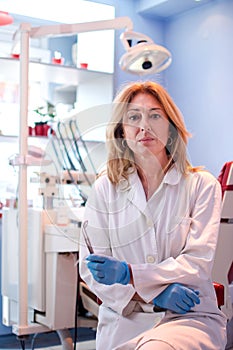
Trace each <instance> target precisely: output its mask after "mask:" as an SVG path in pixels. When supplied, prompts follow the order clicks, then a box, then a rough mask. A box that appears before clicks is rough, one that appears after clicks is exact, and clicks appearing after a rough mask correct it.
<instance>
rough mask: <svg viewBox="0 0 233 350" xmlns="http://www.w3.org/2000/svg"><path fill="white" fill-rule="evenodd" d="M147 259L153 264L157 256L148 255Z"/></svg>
mask: <svg viewBox="0 0 233 350" xmlns="http://www.w3.org/2000/svg"><path fill="white" fill-rule="evenodd" d="M146 261H147V262H148V263H149V264H153V263H154V262H155V257H154V256H153V255H147V258H146Z"/></svg>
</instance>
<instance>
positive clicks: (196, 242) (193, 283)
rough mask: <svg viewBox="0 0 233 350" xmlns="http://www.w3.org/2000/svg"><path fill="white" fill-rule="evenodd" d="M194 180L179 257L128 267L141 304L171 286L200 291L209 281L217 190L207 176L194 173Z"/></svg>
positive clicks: (215, 235) (218, 207) (216, 220)
mask: <svg viewBox="0 0 233 350" xmlns="http://www.w3.org/2000/svg"><path fill="white" fill-rule="evenodd" d="M195 178H196V182H195V186H194V188H193V198H194V200H193V202H194V204H193V207H192V208H190V209H191V210H190V222H191V224H190V227H189V232H188V234H187V239H186V243H185V245H184V246H183V247H181V251H180V254H179V255H178V256H176V257H172V256H171V257H168V258H167V259H165V260H163V261H162V262H160V263H159V264H141V265H137V264H136V265H132V266H131V268H132V274H133V279H134V286H135V289H136V291H137V293H138V294H139V295H140V296H141V297H142V298H143V299H144V300H145V302H149V301H151V300H152V299H154V298H155V297H156V296H157V295H159V294H160V293H161V292H162V291H163V290H164V289H165V288H166V287H167V285H169V284H171V283H182V284H184V285H187V286H190V287H192V288H196V289H199V290H200V289H201V286H202V282H206V281H207V280H209V281H210V279H211V270H212V266H213V259H214V254H215V249H216V244H217V239H218V231H219V224H220V213H221V187H220V184H219V183H218V181H217V180H216V179H215V178H214V177H213V176H212V175H211V174H209V173H207V172H204V171H203V172H200V173H197V174H196V176H195ZM177 234H179V229H178V230H177Z"/></svg>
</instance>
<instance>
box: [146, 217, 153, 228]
mask: <svg viewBox="0 0 233 350" xmlns="http://www.w3.org/2000/svg"><path fill="white" fill-rule="evenodd" d="M146 223H147V225H148V227H153V226H154V224H153V221H152V220H151V219H147V221H146Z"/></svg>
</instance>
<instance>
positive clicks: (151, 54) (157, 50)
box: [119, 31, 172, 75]
mask: <svg viewBox="0 0 233 350" xmlns="http://www.w3.org/2000/svg"><path fill="white" fill-rule="evenodd" d="M120 39H121V41H122V43H123V46H124V48H125V49H126V51H127V52H126V53H125V54H124V55H123V56H122V57H121V59H120V62H119V64H120V67H121V69H122V70H124V71H127V72H129V73H132V74H138V75H146V74H152V73H159V72H161V71H163V70H164V69H166V68H167V67H168V66H169V65H170V64H171V61H172V57H171V53H170V52H169V51H168V50H167V49H166V48H165V47H163V46H160V45H156V44H155V43H154V42H153V41H152V40H151V38H149V37H148V36H146V35H143V34H141V33H136V32H132V31H126V32H124V33H122V34H121V37H120ZM133 39H136V40H137V43H136V45H134V46H131V42H132V40H133Z"/></svg>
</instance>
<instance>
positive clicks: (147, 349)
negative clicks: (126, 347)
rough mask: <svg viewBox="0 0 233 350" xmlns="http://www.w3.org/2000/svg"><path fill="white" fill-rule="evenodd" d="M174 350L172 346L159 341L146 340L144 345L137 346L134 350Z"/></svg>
mask: <svg viewBox="0 0 233 350" xmlns="http://www.w3.org/2000/svg"><path fill="white" fill-rule="evenodd" d="M157 349H158V350H175V349H174V348H173V346H172V345H169V344H168V343H166V342H164V341H161V340H148V341H147V342H146V343H144V344H142V345H139V347H137V348H136V350H157Z"/></svg>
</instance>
